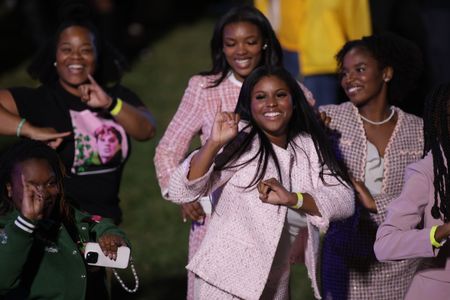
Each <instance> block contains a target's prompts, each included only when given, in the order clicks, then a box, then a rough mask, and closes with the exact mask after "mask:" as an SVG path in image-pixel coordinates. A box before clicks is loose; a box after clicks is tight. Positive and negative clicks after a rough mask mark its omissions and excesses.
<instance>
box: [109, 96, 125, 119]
mask: <svg viewBox="0 0 450 300" xmlns="http://www.w3.org/2000/svg"><path fill="white" fill-rule="evenodd" d="M122 106H123V101H122V99H120V98H117V103H116V105H115V106H114V108H113V109H111V110H110V111H109V113H110V114H111V116H113V117H115V116H117V115H118V114H119V113H120V111H121V110H122Z"/></svg>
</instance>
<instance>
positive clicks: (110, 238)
mask: <svg viewBox="0 0 450 300" xmlns="http://www.w3.org/2000/svg"><path fill="white" fill-rule="evenodd" d="M98 244H99V245H100V248H101V249H102V251H103V253H104V254H105V255H106V256H108V257H109V258H110V259H112V260H116V259H117V248H119V247H120V246H126V245H127V243H126V242H125V240H124V239H123V238H122V237H121V236H119V235H115V234H109V233H106V234H104V235H102V236H101V237H100V238H99V239H98Z"/></svg>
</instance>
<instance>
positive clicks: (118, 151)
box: [70, 110, 128, 175]
mask: <svg viewBox="0 0 450 300" xmlns="http://www.w3.org/2000/svg"><path fill="white" fill-rule="evenodd" d="M70 116H71V118H72V125H73V129H74V135H75V157H74V160H73V166H72V173H74V174H78V175H88V174H99V173H107V172H112V171H114V170H116V169H117V168H118V167H119V166H120V165H121V164H122V162H123V161H124V160H125V158H126V157H127V155H128V140H127V136H126V133H125V130H124V129H123V128H122V127H121V126H120V125H118V124H117V123H114V122H113V121H112V120H110V119H104V118H101V117H100V116H99V115H98V114H97V113H95V112H92V111H90V110H83V111H72V110H71V111H70Z"/></svg>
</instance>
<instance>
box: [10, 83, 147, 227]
mask: <svg viewBox="0 0 450 300" xmlns="http://www.w3.org/2000/svg"><path fill="white" fill-rule="evenodd" d="M105 90H106V92H107V93H108V94H109V95H111V96H112V97H119V98H120V99H122V100H123V101H124V102H127V103H129V104H131V105H133V106H143V104H142V102H141V101H140V100H139V99H138V97H137V96H136V95H135V94H134V93H133V92H131V91H130V90H128V89H126V88H125V87H123V86H120V85H117V86H115V87H113V88H110V89H105ZM10 92H11V93H12V95H13V97H14V100H15V102H16V105H17V109H18V111H19V115H20V116H21V117H22V118H26V119H27V121H29V122H31V123H32V124H33V125H35V126H40V127H52V128H54V129H56V130H57V131H58V132H65V131H71V132H72V135H70V136H68V137H66V138H64V141H63V143H62V144H61V145H60V146H59V147H58V149H57V151H58V153H59V155H60V157H61V159H62V161H63V163H64V165H65V167H66V171H67V175H68V176H67V178H66V179H65V193H66V196H67V198H69V199H71V201H73V203H74V204H75V206H78V207H79V208H80V209H81V210H85V211H87V212H89V213H91V214H98V215H101V216H103V217H108V218H113V219H114V220H115V221H116V222H120V220H121V215H122V212H121V210H120V207H119V197H118V194H119V186H120V180H121V177H122V171H123V166H124V164H125V162H126V160H127V158H128V156H129V154H130V150H131V149H130V146H131V143H130V140H129V137H128V135H127V134H126V132H125V129H124V128H123V127H122V126H121V125H119V124H118V123H117V122H115V120H114V118H112V117H111V115H110V114H109V113H108V112H104V111H103V110H100V109H93V108H90V107H88V106H87V105H86V104H84V103H83V102H81V100H80V98H79V97H76V96H74V95H72V94H70V93H68V92H67V91H66V90H64V89H63V88H62V87H61V85H60V84H59V83H55V84H53V85H41V86H40V87H38V88H25V87H18V88H11V89H10Z"/></svg>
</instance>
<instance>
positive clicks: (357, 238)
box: [319, 34, 423, 299]
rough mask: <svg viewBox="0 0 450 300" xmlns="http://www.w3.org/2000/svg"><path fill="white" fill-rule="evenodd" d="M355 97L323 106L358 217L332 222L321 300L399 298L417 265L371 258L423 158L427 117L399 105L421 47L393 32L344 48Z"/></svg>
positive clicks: (346, 78)
mask: <svg viewBox="0 0 450 300" xmlns="http://www.w3.org/2000/svg"><path fill="white" fill-rule="evenodd" d="M336 58H337V61H338V65H339V69H340V78H341V86H342V89H343V90H344V92H345V93H346V94H347V96H348V98H349V99H350V101H349V102H345V103H343V104H340V105H327V106H322V107H319V110H320V111H322V112H325V113H326V115H327V116H328V117H330V118H331V122H330V123H329V128H330V130H331V131H332V136H333V138H334V139H335V142H336V151H337V152H338V153H339V155H340V156H342V157H343V159H344V161H345V163H346V165H347V167H348V169H349V172H350V175H351V176H352V179H353V184H354V188H355V191H356V205H357V207H356V213H355V214H354V215H353V216H352V217H351V218H349V219H347V220H344V221H338V222H332V223H331V224H330V228H329V229H328V231H327V232H326V234H325V237H324V242H323V251H322V267H321V268H322V270H321V274H322V293H323V297H324V299H402V298H403V296H404V293H405V292H406V289H407V287H408V285H409V282H410V280H411V278H412V276H413V274H414V272H415V268H416V266H417V262H416V261H414V260H410V261H398V262H395V263H389V264H386V263H380V262H378V261H377V260H376V257H375V255H374V253H373V243H374V241H375V234H376V230H377V227H378V225H379V224H381V222H382V221H383V220H384V217H385V213H386V206H387V205H388V204H389V203H390V202H391V201H392V200H393V199H395V198H396V197H397V196H398V195H399V194H400V192H401V189H402V185H403V174H404V170H405V167H406V166H407V165H408V164H409V163H412V162H414V161H417V160H418V159H420V157H421V154H422V149H423V136H422V132H423V129H422V126H423V123H422V119H420V118H418V117H416V116H413V115H410V114H407V113H405V112H403V111H402V110H401V109H399V108H398V107H396V106H394V105H395V104H396V103H399V101H402V100H404V101H407V100H408V99H404V98H405V96H406V95H407V94H408V92H409V91H410V90H412V89H413V88H414V86H415V83H416V82H417V79H418V78H419V76H420V73H421V70H422V61H421V54H420V51H419V49H418V48H417V46H415V45H414V44H413V43H411V42H409V41H408V40H406V39H404V38H401V37H399V36H396V35H393V34H385V35H373V36H367V37H363V38H362V39H359V40H353V41H350V42H348V43H346V44H345V45H344V46H343V48H342V49H341V50H340V51H339V52H338V53H337V55H336Z"/></svg>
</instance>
